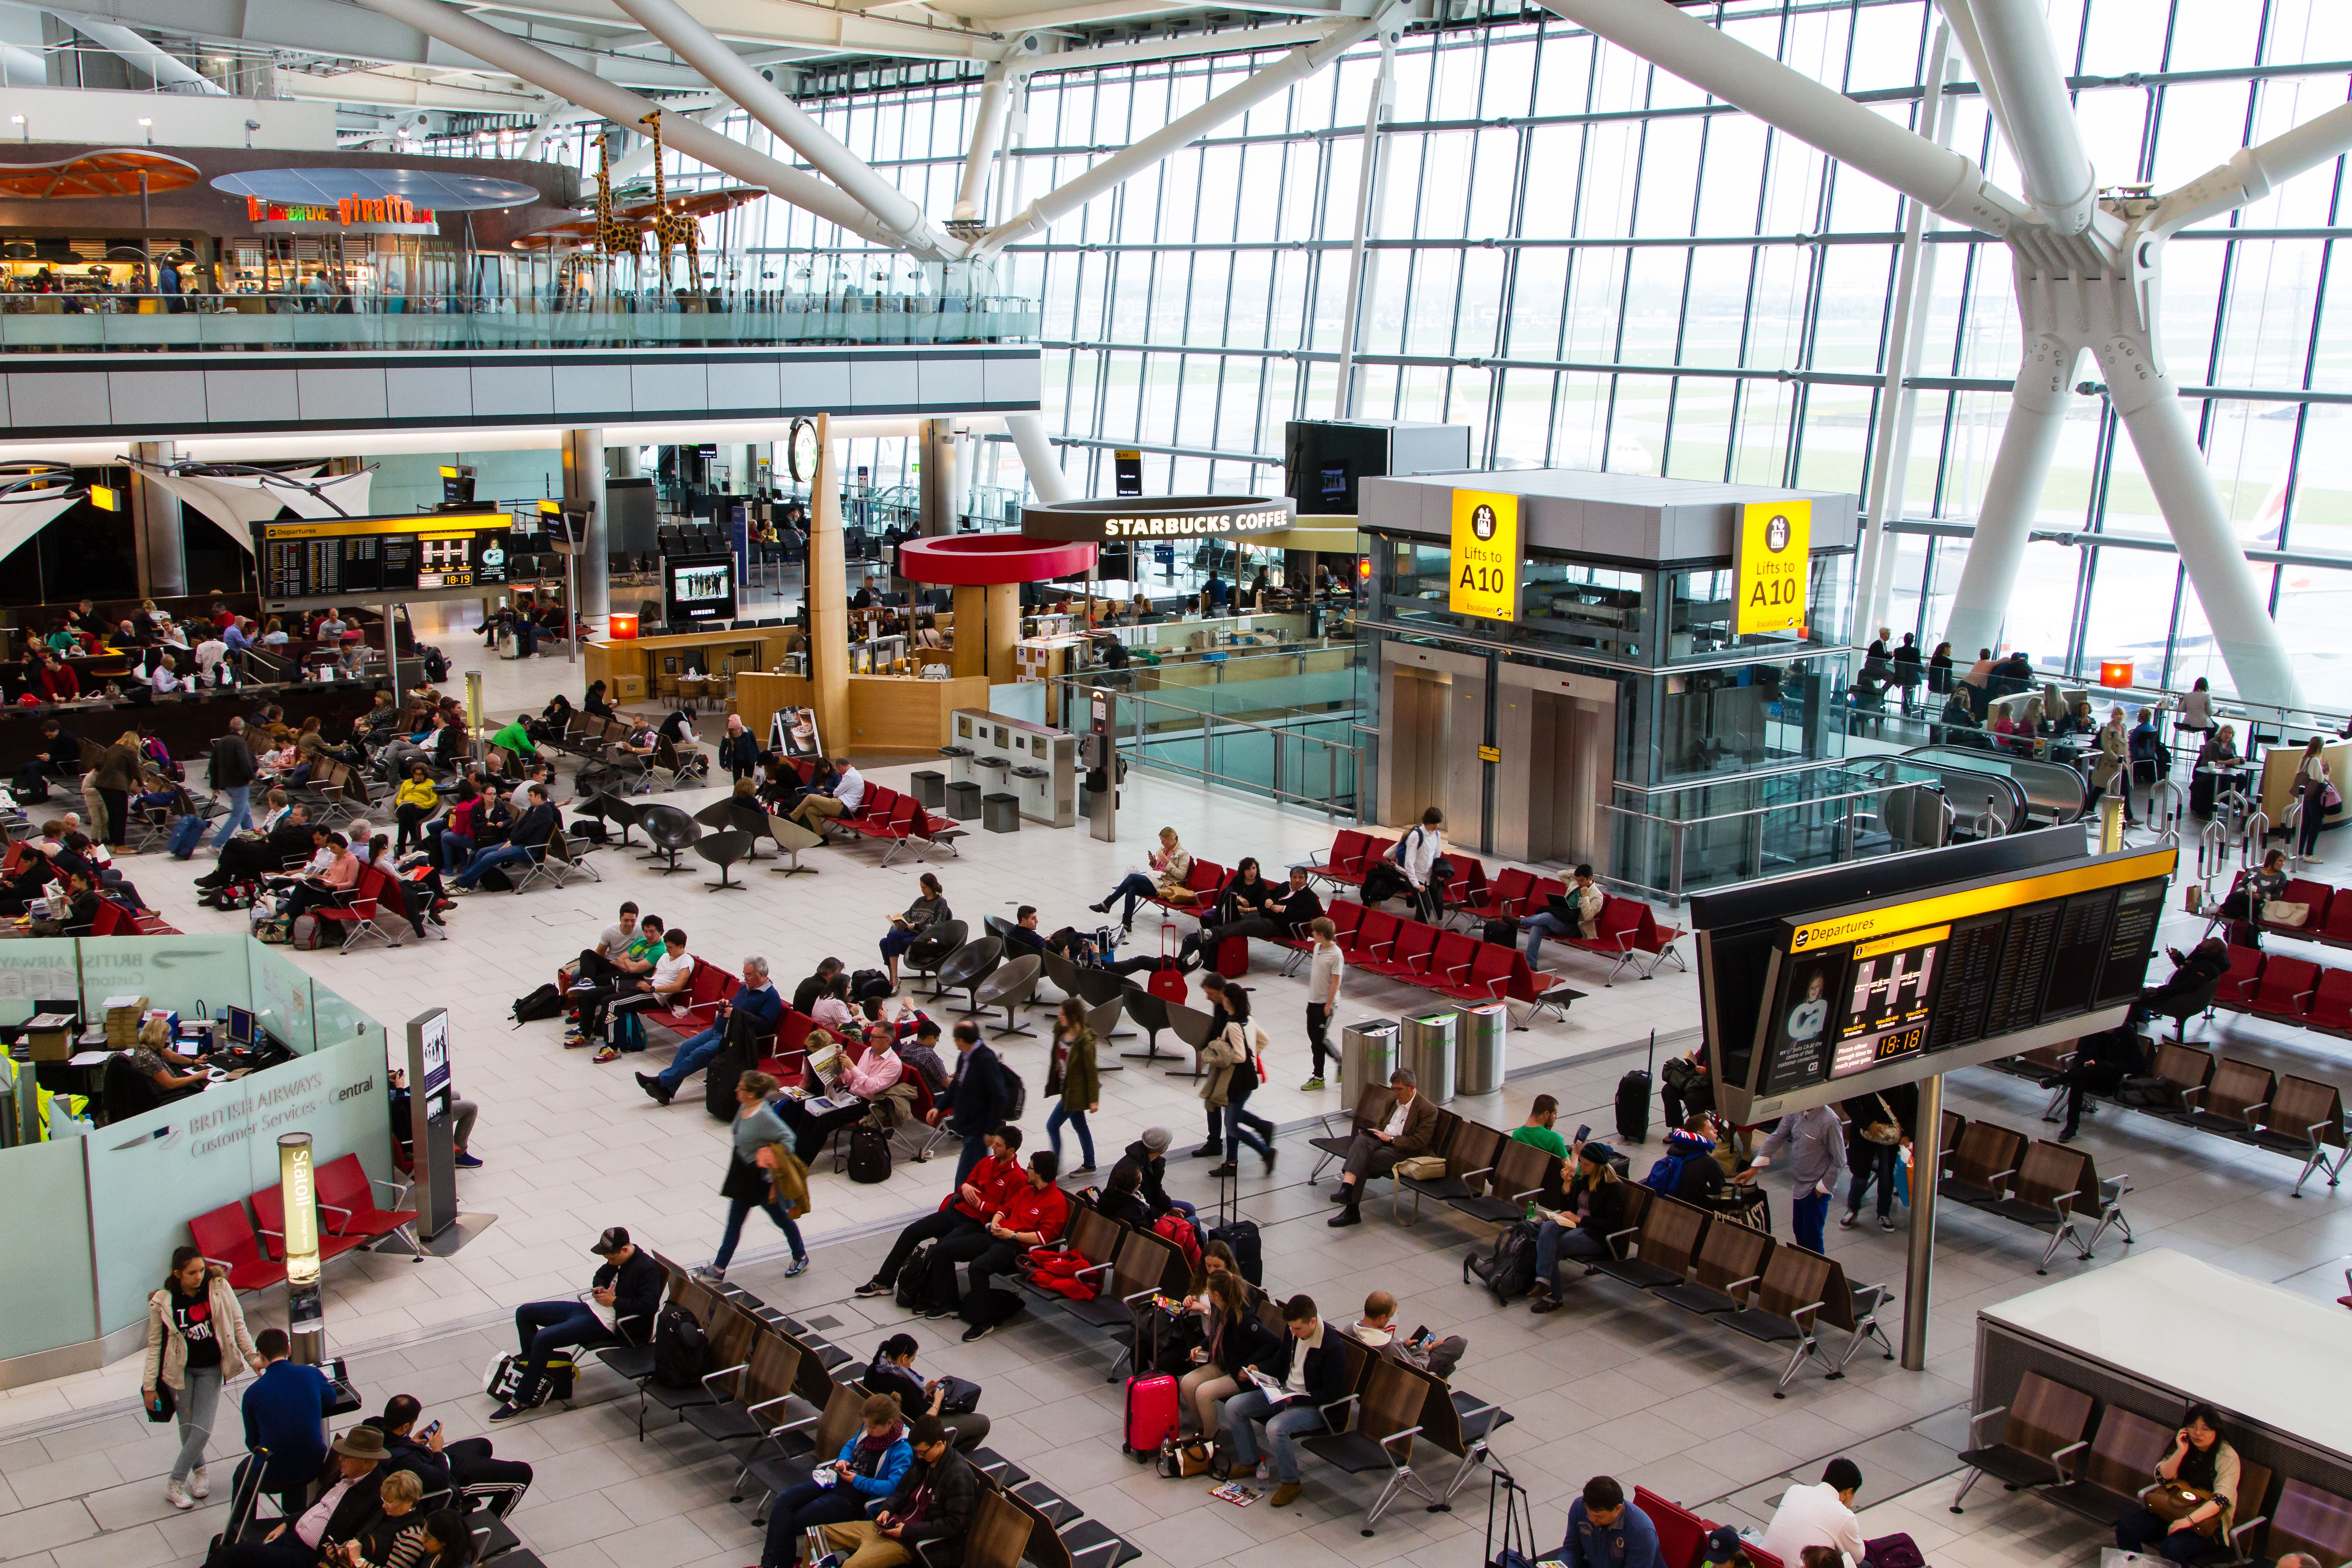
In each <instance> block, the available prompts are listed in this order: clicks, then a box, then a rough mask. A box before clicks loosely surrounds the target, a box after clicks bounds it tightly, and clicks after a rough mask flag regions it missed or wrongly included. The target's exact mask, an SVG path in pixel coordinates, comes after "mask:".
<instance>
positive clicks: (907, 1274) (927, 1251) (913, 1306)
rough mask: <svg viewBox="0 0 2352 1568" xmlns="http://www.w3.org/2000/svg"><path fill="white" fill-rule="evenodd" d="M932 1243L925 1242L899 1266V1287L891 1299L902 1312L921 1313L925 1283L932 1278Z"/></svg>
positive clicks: (923, 1304) (923, 1303)
mask: <svg viewBox="0 0 2352 1568" xmlns="http://www.w3.org/2000/svg"><path fill="white" fill-rule="evenodd" d="M934 1245H935V1244H934V1243H931V1242H928V1241H926V1242H923V1243H921V1244H920V1245H919V1246H918V1247H916V1248H915V1250H914V1251H912V1252H910V1253H908V1254H907V1261H906V1262H904V1263H902V1264H900V1265H899V1266H898V1289H896V1290H895V1291H894V1292H893V1293H892V1296H891V1299H892V1300H894V1301H896V1302H897V1303H898V1306H899V1308H900V1309H901V1310H905V1311H909V1312H914V1311H919V1310H922V1308H923V1307H924V1306H925V1305H926V1303H925V1301H924V1300H923V1282H924V1281H925V1280H927V1279H929V1278H930V1277H931V1247H933V1246H934Z"/></svg>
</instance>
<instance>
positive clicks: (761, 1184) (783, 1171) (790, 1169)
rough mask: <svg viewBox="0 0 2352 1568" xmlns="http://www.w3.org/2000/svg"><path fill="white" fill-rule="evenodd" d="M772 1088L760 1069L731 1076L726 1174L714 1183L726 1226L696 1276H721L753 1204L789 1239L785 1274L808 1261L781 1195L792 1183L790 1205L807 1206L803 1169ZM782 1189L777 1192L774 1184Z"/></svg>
mask: <svg viewBox="0 0 2352 1568" xmlns="http://www.w3.org/2000/svg"><path fill="white" fill-rule="evenodd" d="M775 1092H776V1080H775V1079H772V1078H770V1077H769V1076H768V1075H767V1074H766V1073H763V1072H747V1073H745V1074H744V1075H743V1076H742V1077H741V1078H740V1079H736V1080H735V1105H736V1110H735V1121H734V1123H733V1125H732V1127H731V1128H730V1134H729V1136H730V1148H729V1150H728V1156H727V1179H726V1180H725V1181H724V1182H721V1183H720V1184H719V1196H720V1197H722V1198H725V1199H726V1200H727V1231H726V1234H725V1235H724V1236H722V1237H719V1252H718V1254H717V1256H715V1257H713V1258H711V1260H710V1261H709V1262H708V1263H706V1264H704V1265H703V1266H702V1267H701V1268H697V1269H696V1270H695V1271H694V1272H695V1274H696V1276H697V1277H698V1278H699V1279H709V1280H714V1281H715V1280H720V1279H726V1278H727V1265H728V1264H729V1263H730V1262H731V1261H732V1260H733V1258H734V1257H735V1247H736V1245H737V1244H738V1243H739V1242H740V1241H741V1240H742V1239H743V1222H744V1221H745V1220H746V1219H748V1218H750V1217H751V1211H752V1210H753V1209H760V1210H762V1211H763V1212H765V1213H766V1215H767V1216H768V1217H769V1218H770V1219H772V1220H774V1221H775V1222H776V1228H777V1229H778V1230H781V1231H782V1232H783V1233H784V1239H785V1240H786V1241H787V1242H790V1243H791V1244H792V1248H793V1260H792V1263H791V1264H790V1265H789V1266H788V1267H787V1268H785V1269H784V1277H785V1278H786V1279H791V1278H792V1277H793V1275H795V1274H798V1273H800V1272H801V1271H802V1270H803V1269H804V1268H807V1267H808V1266H809V1256H808V1247H806V1246H805V1245H803V1243H802V1241H801V1227H800V1226H797V1225H794V1224H793V1212H792V1210H791V1209H788V1208H787V1206H786V1203H785V1201H784V1200H786V1199H788V1198H790V1197H792V1196H793V1192H792V1191H791V1190H790V1189H792V1188H793V1186H794V1185H795V1184H796V1185H797V1190H798V1194H799V1198H800V1201H799V1203H798V1204H796V1205H793V1208H796V1209H797V1210H798V1211H799V1212H801V1213H806V1212H807V1209H808V1173H807V1170H806V1168H805V1167H802V1166H801V1164H800V1157H799V1156H798V1155H797V1154H796V1153H795V1152H793V1135H792V1133H791V1132H789V1131H786V1130H785V1127H784V1124H783V1122H782V1121H780V1120H778V1119H777V1116H776V1113H775V1112H774V1111H772V1110H769V1109H768V1096H770V1095H772V1094H773V1093H775ZM779 1186H782V1187H784V1188H786V1189H787V1190H786V1191H784V1192H783V1193H782V1194H779V1192H778V1190H777V1189H778V1187H779Z"/></svg>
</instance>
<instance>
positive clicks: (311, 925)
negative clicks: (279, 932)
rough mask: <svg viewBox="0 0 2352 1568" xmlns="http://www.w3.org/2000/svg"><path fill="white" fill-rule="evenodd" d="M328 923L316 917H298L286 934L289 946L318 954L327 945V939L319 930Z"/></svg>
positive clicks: (300, 950)
mask: <svg viewBox="0 0 2352 1568" xmlns="http://www.w3.org/2000/svg"><path fill="white" fill-rule="evenodd" d="M325 923H326V922H325V921H321V920H320V919H319V917H318V916H316V915H296V916H295V917H294V923H293V925H292V926H290V927H289V928H288V930H287V932H286V940H287V942H288V943H289V945H290V946H292V947H293V948H295V949H296V950H297V951H298V952H318V951H319V949H320V948H321V947H323V946H325V945H326V937H325V935H324V933H323V932H321V931H320V929H319V928H320V926H322V925H324V924H325Z"/></svg>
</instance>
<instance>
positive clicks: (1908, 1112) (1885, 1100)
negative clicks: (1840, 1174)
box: [1838, 1083, 1919, 1230]
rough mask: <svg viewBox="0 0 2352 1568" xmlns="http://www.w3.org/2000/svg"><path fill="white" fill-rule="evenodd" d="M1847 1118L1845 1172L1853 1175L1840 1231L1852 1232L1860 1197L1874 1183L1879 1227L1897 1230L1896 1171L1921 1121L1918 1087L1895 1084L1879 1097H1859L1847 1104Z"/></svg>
mask: <svg viewBox="0 0 2352 1568" xmlns="http://www.w3.org/2000/svg"><path fill="white" fill-rule="evenodd" d="M1845 1114H1846V1120H1847V1124H1848V1127H1849V1129H1850V1131H1848V1132H1847V1134H1846V1168H1847V1169H1848V1170H1849V1171H1851V1172H1852V1173H1853V1174H1852V1175H1851V1176H1849V1177H1848V1178H1847V1182H1846V1189H1845V1216H1844V1217H1843V1219H1841V1220H1839V1221H1838V1227H1839V1228H1840V1229H1842V1230H1852V1229H1853V1222H1854V1220H1855V1219H1856V1218H1857V1217H1858V1216H1859V1215H1861V1213H1862V1200H1863V1196H1864V1194H1867V1193H1868V1192H1869V1191H1870V1186H1871V1184H1872V1183H1873V1182H1875V1183H1877V1184H1878V1228H1879V1229H1881V1230H1893V1229H1894V1228H1895V1165H1896V1164H1897V1163H1899V1162H1900V1161H1901V1159H1902V1157H1903V1156H1902V1152H1903V1150H1904V1149H1906V1147H1908V1146H1909V1145H1910V1142H1911V1131H1912V1127H1913V1125H1914V1124H1915V1123H1916V1121H1918V1120H1919V1089H1918V1087H1917V1086H1916V1084H1908V1083H1906V1084H1897V1085H1896V1086H1895V1087H1894V1088H1893V1089H1885V1090H1882V1091H1880V1092H1879V1093H1877V1094H1864V1095H1857V1096H1855V1097H1854V1098H1853V1099H1852V1100H1847V1101H1846V1102H1845Z"/></svg>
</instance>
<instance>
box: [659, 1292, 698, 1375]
mask: <svg viewBox="0 0 2352 1568" xmlns="http://www.w3.org/2000/svg"><path fill="white" fill-rule="evenodd" d="M709 1370H710V1340H709V1336H708V1335H706V1334H705V1333H704V1332H703V1331H702V1323H701V1321H699V1320H698V1319H697V1318H696V1317H695V1315H694V1314H693V1313H692V1312H689V1311H688V1310H686V1309H685V1308H684V1307H681V1306H679V1305H678V1304H677V1302H675V1301H672V1302H670V1303H669V1304H668V1305H667V1306H666V1307H664V1308H663V1309H662V1310H661V1315H660V1316H659V1317H657V1318H656V1319H655V1320H654V1381H655V1382H656V1383H658V1384H661V1385H662V1386H663V1387H664V1388H696V1387H699V1386H700V1385H701V1383H702V1374H703V1373H706V1372H709Z"/></svg>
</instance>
